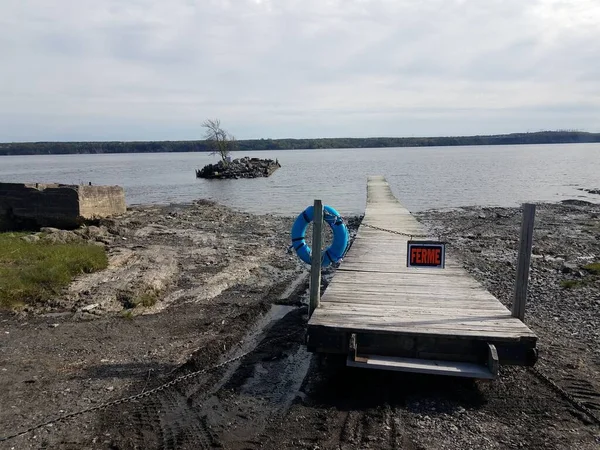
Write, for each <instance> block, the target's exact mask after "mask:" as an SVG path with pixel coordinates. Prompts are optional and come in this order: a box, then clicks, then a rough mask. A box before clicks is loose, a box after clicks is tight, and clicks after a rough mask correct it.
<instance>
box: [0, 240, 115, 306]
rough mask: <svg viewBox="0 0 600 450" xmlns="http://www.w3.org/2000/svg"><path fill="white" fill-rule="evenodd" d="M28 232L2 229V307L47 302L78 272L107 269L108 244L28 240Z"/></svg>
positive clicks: (0, 253)
mask: <svg viewBox="0 0 600 450" xmlns="http://www.w3.org/2000/svg"><path fill="white" fill-rule="evenodd" d="M23 236H26V234H25V233H0V307H3V308H14V307H18V306H21V305H25V304H29V305H33V304H40V303H45V302H47V301H49V300H51V299H52V298H53V297H55V296H56V295H57V294H59V293H60V291H61V290H62V289H63V288H64V287H66V286H68V285H69V283H70V282H71V281H72V280H73V278H74V277H75V276H76V275H79V274H82V273H92V272H95V271H98V270H102V269H105V268H106V267H107V265H108V259H107V257H106V252H105V250H104V248H102V247H99V246H96V245H86V244H53V243H49V242H44V241H38V242H25V241H24V240H23V239H21V238H22V237H23Z"/></svg>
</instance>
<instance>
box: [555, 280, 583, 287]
mask: <svg viewBox="0 0 600 450" xmlns="http://www.w3.org/2000/svg"><path fill="white" fill-rule="evenodd" d="M582 285H583V283H582V282H581V280H562V281H561V282H560V286H561V287H562V288H564V289H574V288H576V287H579V286H582Z"/></svg>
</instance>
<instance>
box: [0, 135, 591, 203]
mask: <svg viewBox="0 0 600 450" xmlns="http://www.w3.org/2000/svg"><path fill="white" fill-rule="evenodd" d="M242 156H251V157H252V156H256V157H262V158H273V159H275V158H278V159H279V161H280V163H281V164H282V168H281V169H279V170H277V171H276V172H275V174H273V175H272V176H271V177H269V178H259V179H251V180H201V179H196V177H195V172H194V169H196V168H200V167H202V166H204V165H205V164H208V163H210V162H215V161H216V158H215V157H214V156H210V155H209V154H207V153H155V154H110V155H44V156H4V157H2V156H0V182H58V183H71V184H79V183H85V184H87V183H88V182H90V181H91V182H92V183H93V184H109V185H110V184H118V185H121V186H123V187H124V188H125V193H126V197H127V202H128V203H129V204H148V203H171V202H173V203H183V202H190V201H192V200H195V199H199V198H206V199H212V200H215V201H218V202H220V203H223V204H226V205H229V206H232V207H234V208H237V209H241V210H245V211H249V212H259V213H275V214H282V215H296V214H298V213H299V212H300V211H302V210H303V209H304V208H306V206H308V205H310V204H312V202H313V200H314V199H315V198H321V199H322V200H323V201H324V202H325V204H329V205H331V206H333V207H335V208H336V209H338V210H339V211H340V212H341V213H342V214H345V215H350V214H360V213H362V212H363V211H364V207H365V201H366V180H367V176H368V175H385V176H386V177H387V179H388V181H389V182H390V185H391V186H392V190H393V191H394V193H395V194H396V195H397V196H398V198H399V199H400V200H401V201H402V203H403V204H404V205H405V206H406V207H407V208H409V209H410V210H411V211H419V210H425V209H430V208H447V207H457V206H471V205H481V206H515V205H518V204H520V203H522V202H547V201H551V202H555V201H559V200H562V199H567V198H579V199H583V200H588V201H593V202H598V201H600V196H597V195H589V194H587V193H585V192H582V191H579V190H577V188H580V187H581V188H600V144H568V145H562V144H554V145H519V146H470V147H422V148H385V149H333V150H287V151H269V152H244V153H241V152H240V153H239V154H234V155H233V157H234V158H235V157H242Z"/></svg>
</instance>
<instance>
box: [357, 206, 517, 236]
mask: <svg viewBox="0 0 600 450" xmlns="http://www.w3.org/2000/svg"><path fill="white" fill-rule="evenodd" d="M520 212H521V211H520V210H517V211H515V212H513V213H512V214H510V215H508V216H505V217H499V219H500V218H501V219H511V218H513V217H514V216H516V215H517V214H519V213H520ZM494 222H496V223H497V222H498V221H497V220H495V221H493V222H492V223H494ZM489 223H490V222H486V221H485V219H482V222H481V223H476V224H474V225H469V226H467V227H464V228H459V229H458V230H453V231H452V232H448V233H441V234H438V235H437V236H439V237H440V240H441V237H442V236H443V237H448V236H451V235H453V234H458V233H464V232H465V231H469V230H472V229H474V228H478V227H481V226H483V225H487V224H489ZM360 226H361V227H367V228H371V229H373V230H378V231H384V232H386V233H392V234H397V235H399V236H406V237H409V238H415V237H416V238H427V237H431V236H435V235H436V234H435V233H430V234H411V233H404V232H402V231H395V230H388V229H386V228H381V227H376V226H375V225H369V224H367V223H364V222H363V223H361V224H360Z"/></svg>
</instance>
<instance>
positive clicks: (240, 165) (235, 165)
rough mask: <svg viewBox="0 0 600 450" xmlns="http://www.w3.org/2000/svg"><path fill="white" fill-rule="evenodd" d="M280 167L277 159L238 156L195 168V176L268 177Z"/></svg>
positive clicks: (212, 177)
mask: <svg viewBox="0 0 600 450" xmlns="http://www.w3.org/2000/svg"><path fill="white" fill-rule="evenodd" d="M280 167H281V164H279V161H278V160H272V159H260V158H248V157H245V158H239V159H234V160H233V161H230V162H226V161H219V162H218V163H216V164H208V165H206V166H204V167H203V168H202V169H197V170H196V178H208V179H215V178H216V179H239V178H260V177H269V176H271V175H272V174H273V172H275V171H276V170H277V169H279V168H280Z"/></svg>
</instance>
